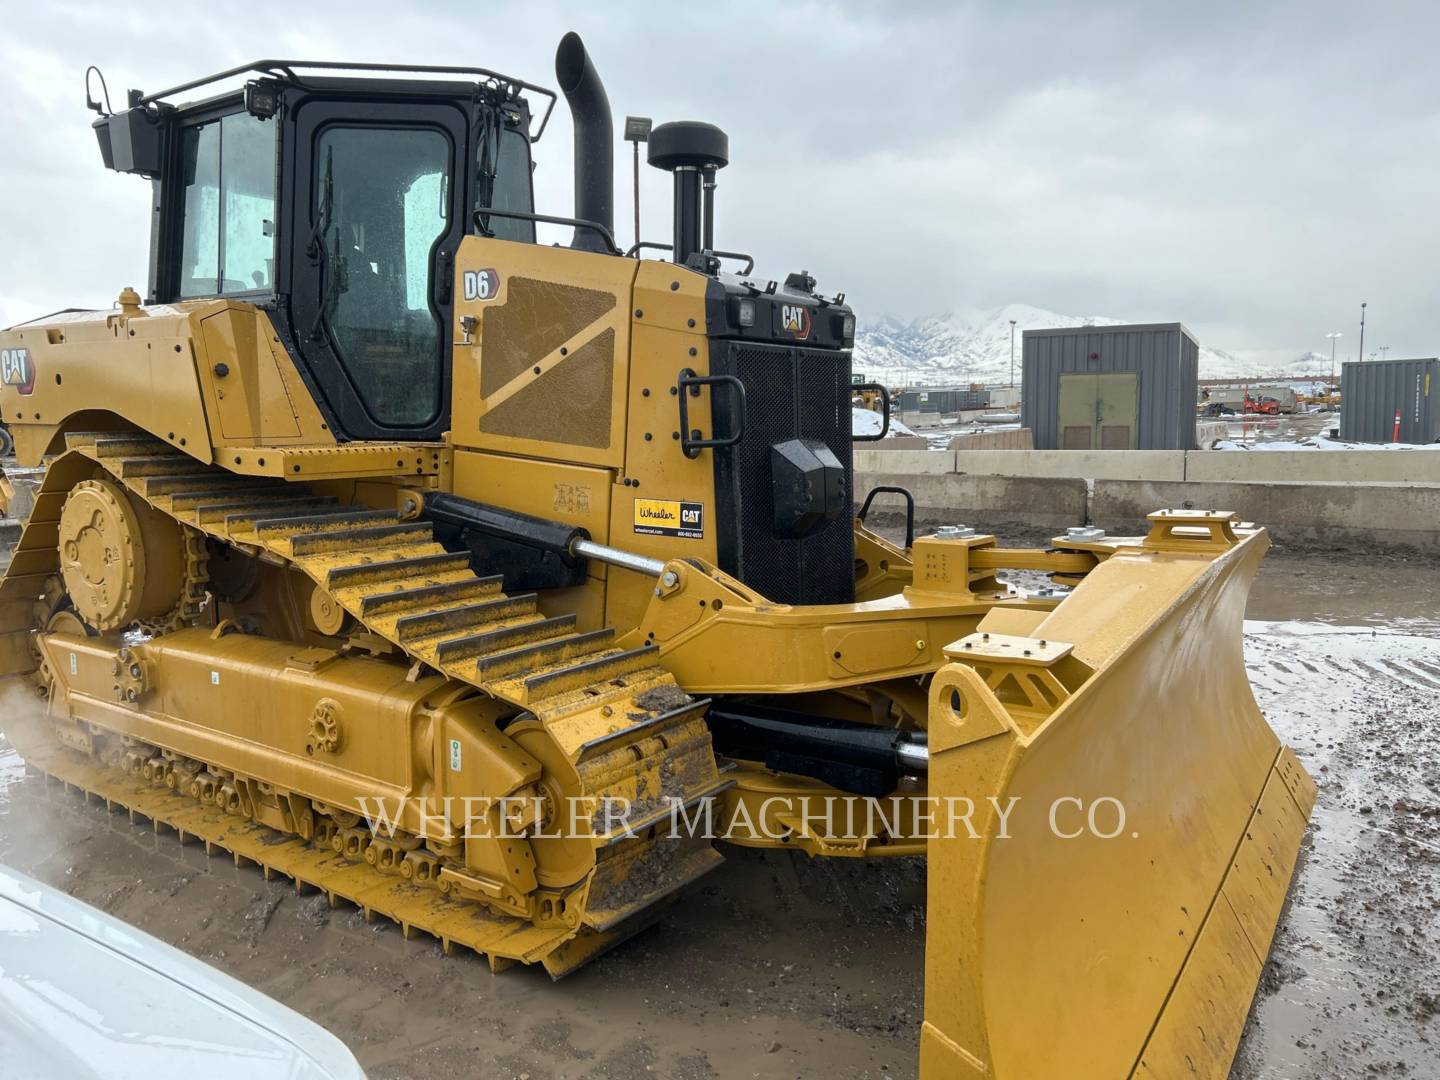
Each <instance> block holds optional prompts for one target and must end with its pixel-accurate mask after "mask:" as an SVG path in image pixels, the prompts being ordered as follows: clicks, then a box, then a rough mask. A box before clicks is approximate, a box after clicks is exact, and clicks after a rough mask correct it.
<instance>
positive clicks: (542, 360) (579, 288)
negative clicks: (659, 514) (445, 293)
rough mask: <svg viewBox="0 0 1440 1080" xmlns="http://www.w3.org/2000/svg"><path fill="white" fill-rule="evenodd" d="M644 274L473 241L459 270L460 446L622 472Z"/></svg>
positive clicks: (607, 261) (605, 258)
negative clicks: (638, 278)
mask: <svg viewBox="0 0 1440 1080" xmlns="http://www.w3.org/2000/svg"><path fill="white" fill-rule="evenodd" d="M637 265H638V264H637V263H636V262H635V261H633V260H630V259H622V258H617V257H614V256H610V255H596V254H591V253H589V252H579V251H572V250H570V249H568V248H548V247H538V246H536V245H533V244H518V243H513V242H510V241H505V240H491V239H487V238H485V237H479V236H467V237H466V238H465V239H464V240H463V241H462V242H461V244H460V250H459V254H458V255H457V257H456V260H455V317H456V326H455V328H454V342H455V344H454V347H453V354H454V395H453V399H452V409H451V426H452V438H453V439H454V442H455V445H456V446H468V447H474V448H475V449H479V450H494V451H500V452H505V453H512V454H523V455H525V456H527V457H538V458H545V459H548V460H553V461H570V462H575V463H577V464H584V465H605V466H609V467H611V468H619V467H620V466H621V465H623V464H624V460H625V390H626V385H627V379H628V374H629V355H630V296H631V291H632V288H633V286H634V281H635V271H636V267H637ZM467 327H468V332H467Z"/></svg>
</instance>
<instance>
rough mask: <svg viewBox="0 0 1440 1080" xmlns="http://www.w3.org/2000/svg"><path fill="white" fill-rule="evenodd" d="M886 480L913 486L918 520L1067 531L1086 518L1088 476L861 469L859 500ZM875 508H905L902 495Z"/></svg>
mask: <svg viewBox="0 0 1440 1080" xmlns="http://www.w3.org/2000/svg"><path fill="white" fill-rule="evenodd" d="M887 456H888V455H887ZM887 484H889V485H895V486H898V487H903V488H908V489H909V490H910V493H911V494H912V495H914V496H915V513H916V516H917V517H919V518H930V519H932V520H934V519H939V520H941V521H946V522H952V523H954V524H959V525H979V526H984V527H987V528H991V527H997V526H1003V525H1012V524H1021V525H1032V526H1041V527H1044V528H1049V529H1064V528H1065V527H1067V526H1069V525H1082V524H1084V522H1085V511H1086V484H1085V481H1084V480H1075V479H1069V478H1054V477H1034V476H968V475H961V474H958V473H926V474H916V473H904V472H894V473H868V472H867V473H860V472H857V473H856V475H855V502H856V504H857V505H858V504H859V503H861V502H864V500H865V496H866V495H868V494H869V493H870V489H871V488H873V487H877V486H880V485H887ZM881 500H884V501H883V502H882V501H881ZM875 508H876V512H884V513H890V512H892V511H900V510H902V509H903V507H902V506H901V504H900V501H899V500H898V499H896V498H893V497H891V498H888V499H887V498H886V497H885V496H879V497H877V499H876V502H875Z"/></svg>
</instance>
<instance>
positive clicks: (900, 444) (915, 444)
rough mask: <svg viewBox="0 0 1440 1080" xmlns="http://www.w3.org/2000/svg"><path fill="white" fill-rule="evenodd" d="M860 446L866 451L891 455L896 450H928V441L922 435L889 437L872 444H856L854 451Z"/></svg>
mask: <svg viewBox="0 0 1440 1080" xmlns="http://www.w3.org/2000/svg"><path fill="white" fill-rule="evenodd" d="M862 446H863V447H864V448H865V449H867V450H884V451H886V452H888V453H893V452H894V451H896V450H928V449H929V448H930V441H929V440H928V439H926V438H925V436H923V435H891V436H889V437H888V438H884V439H876V440H874V441H873V442H863V443H856V444H855V449H857V450H858V449H860V447H862Z"/></svg>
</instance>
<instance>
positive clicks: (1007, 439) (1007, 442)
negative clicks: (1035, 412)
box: [950, 427, 1035, 451]
mask: <svg viewBox="0 0 1440 1080" xmlns="http://www.w3.org/2000/svg"><path fill="white" fill-rule="evenodd" d="M950 449H951V450H967V451H968V450H1034V449H1035V433H1034V432H1032V431H1031V430H1030V429H1029V428H1025V427H1022V428H1007V429H1006V430H1004V431H976V432H973V433H971V434H969V435H956V436H955V438H953V439H951V440H950Z"/></svg>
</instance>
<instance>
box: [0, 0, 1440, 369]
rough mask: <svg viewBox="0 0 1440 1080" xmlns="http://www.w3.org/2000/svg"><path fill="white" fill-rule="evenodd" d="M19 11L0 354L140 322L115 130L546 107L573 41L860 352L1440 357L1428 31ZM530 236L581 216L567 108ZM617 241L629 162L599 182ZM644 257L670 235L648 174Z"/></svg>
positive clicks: (1016, 10) (1188, 13) (1311, 24)
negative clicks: (979, 343) (1135, 332)
mask: <svg viewBox="0 0 1440 1080" xmlns="http://www.w3.org/2000/svg"><path fill="white" fill-rule="evenodd" d="M166 7H167V5H166V4H164V3H157V2H152V3H146V4H143V5H129V6H124V5H122V6H120V7H118V8H117V7H116V6H115V5H114V4H93V5H92V4H84V3H67V2H64V0H60V2H55V3H49V4H43V5H42V4H37V5H33V6H32V5H23V6H22V5H20V4H18V3H16V2H15V0H5V5H4V8H5V11H6V14H5V22H6V32H5V34H4V35H3V37H0V101H4V102H5V106H6V107H5V109H4V110H3V114H0V146H3V147H4V152H3V154H0V193H3V194H0V213H3V220H0V237H3V238H4V245H3V246H4V252H3V257H0V325H8V324H10V323H13V322H15V321H18V320H21V319H25V318H30V317H33V316H36V315H39V314H43V313H45V312H47V311H50V310H53V309H55V308H59V307H66V306H106V305H108V304H109V302H110V301H111V300H113V298H114V296H115V294H116V293H117V291H118V290H119V288H120V287H121V286H123V285H126V284H134V285H136V286H138V287H140V288H141V289H142V290H143V288H144V283H145V264H146V253H147V244H148V228H149V219H148V214H147V187H148V185H147V184H146V183H145V182H144V181H142V180H140V179H138V178H135V177H129V176H122V175H117V174H113V173H107V172H106V171H105V170H104V169H103V168H102V167H101V165H100V157H99V153H98V151H97V150H96V147H95V142H94V138H93V135H92V133H91V131H90V127H89V121H90V116H89V115H88V114H87V113H86V112H85V110H84V107H83V103H84V93H83V82H82V76H83V72H84V70H85V66H86V65H87V64H90V63H94V64H98V65H100V67H101V68H102V69H103V70H104V72H105V75H106V77H107V79H108V82H109V86H110V93H111V97H112V99H113V100H114V101H115V102H116V103H117V104H118V103H119V102H120V101H121V100H122V99H123V96H124V92H125V89H126V88H127V87H132V86H138V87H141V88H145V89H149V90H154V89H157V88H159V87H162V86H167V85H173V84H175V83H179V82H181V81H184V80H186V79H189V78H191V77H194V76H196V75H200V74H204V73H207V72H210V71H214V70H220V69H223V68H225V67H229V66H233V65H235V64H237V63H240V62H244V61H247V60H252V59H255V58H258V57H261V56H285V57H292V56H293V57H303V58H306V59H347V60H384V61H393V62H411V63H454V64H473V65H481V66H488V67H492V68H497V69H499V70H503V71H510V72H513V73H514V74H516V75H519V76H522V77H524V78H527V79H529V80H530V81H532V82H540V83H544V84H546V85H553V84H554V68H553V57H554V50H555V44H556V42H557V41H558V39H559V37H560V36H561V34H562V33H563V32H564V31H566V30H568V29H576V30H579V31H580V32H581V34H582V35H584V38H585V41H586V43H587V45H588V47H589V48H590V51H591V53H592V55H593V56H594V57H595V59H596V62H597V64H598V66H599V68H600V71H601V74H602V76H603V77H604V79H605V82H606V85H607V88H608V90H609V94H610V100H611V104H612V106H613V107H614V110H615V113H616V117H617V130H618V127H619V124H620V123H621V122H622V121H623V117H624V116H625V114H627V113H637V114H643V115H647V116H653V117H654V118H655V119H656V121H657V122H659V121H663V120H673V119H689V118H693V119H704V120H709V121H711V122H714V123H718V124H720V125H721V126H722V127H724V128H725V129H726V130H727V131H728V132H729V133H730V139H731V155H732V162H733V163H732V165H731V167H730V168H729V169H727V170H725V171H724V172H723V173H722V174H721V177H720V179H721V185H720V190H719V203H718V207H719V209H718V212H717V230H716V231H717V243H719V244H720V246H723V247H729V248H735V249H741V250H747V251H751V252H753V253H754V254H755V255H756V256H757V258H758V260H759V263H760V271H761V272H762V273H766V274H768V275H769V276H777V277H778V276H783V274H784V273H785V272H787V271H790V270H798V269H801V268H805V269H808V270H810V271H811V273H813V274H814V275H815V276H816V277H817V278H818V279H819V282H820V287H821V289H822V291H826V292H830V291H841V290H843V291H845V292H846V293H848V295H849V297H850V299H851V301H852V302H853V303H854V304H855V306H856V308H857V310H858V311H859V312H860V315H861V318H862V321H863V320H864V319H865V318H866V317H875V316H878V315H879V314H881V313H889V314H892V315H895V316H898V317H902V318H906V319H908V318H913V317H916V316H920V315H932V314H943V313H945V312H947V311H950V310H954V309H972V308H985V307H998V306H1000V305H1003V304H1006V303H1009V302H1012V301H1018V302H1025V303H1030V304H1034V305H1037V306H1039V307H1044V308H1049V309H1051V310H1055V311H1059V312H1063V313H1067V314H1076V315H1087V314H1095V315H1112V316H1118V317H1122V318H1127V319H1132V320H1135V321H1169V320H1175V319H1179V320H1182V321H1184V322H1185V323H1187V324H1188V325H1189V326H1190V327H1191V328H1192V329H1194V330H1195V331H1197V333H1198V334H1199V336H1200V338H1201V340H1202V342H1204V343H1205V344H1207V345H1210V346H1213V347H1216V348H1220V349H1224V350H1227V351H1229V352H1233V353H1236V354H1238V355H1241V356H1244V357H1246V358H1247V359H1253V360H1254V361H1255V362H1256V363H1257V364H1264V363H1266V362H1269V361H1273V360H1284V359H1290V358H1292V357H1294V356H1296V355H1298V354H1300V353H1303V352H1305V351H1307V350H1310V349H1314V350H1317V351H1324V350H1325V349H1326V348H1327V342H1326V340H1325V334H1326V332H1328V331H1333V330H1339V331H1342V332H1343V333H1344V335H1345V336H1344V337H1343V338H1342V339H1341V342H1340V348H1341V357H1342V358H1343V357H1344V355H1345V353H1346V352H1347V351H1353V350H1354V348H1355V346H1356V338H1357V336H1358V335H1357V326H1356V324H1357V322H1358V312H1359V304H1360V301H1362V300H1366V301H1368V302H1369V304H1370V307H1369V318H1368V320H1367V329H1366V335H1365V342H1366V352H1367V353H1369V352H1370V351H1371V349H1372V347H1378V346H1381V345H1389V346H1390V347H1391V348H1390V352H1389V355H1390V356H1392V357H1394V356H1405V355H1410V356H1415V355H1424V356H1433V355H1435V354H1436V353H1437V352H1440V303H1437V301H1440V296H1437V293H1440V288H1437V269H1436V266H1437V255H1440V215H1437V210H1436V206H1437V202H1436V194H1435V192H1436V188H1437V177H1440V64H1437V63H1436V61H1435V57H1434V48H1435V41H1436V39H1437V34H1440V5H1436V4H1434V3H1414V4H1405V3H1387V2H1384V0H1381V2H1379V3H1375V4H1356V3H1353V2H1349V3H1334V4H1331V3H1318V2H1317V3H1293V4H1282V3H1273V4H1264V3H1235V4H1230V3H1225V2H1223V0H1216V2H1211V3H1206V4H1180V3H1169V2H1161V0H1156V2H1154V3H1150V4H1133V5H1126V4H1104V3H1085V4H1078V3H1075V4H1072V3H1053V4H1041V3H1033V4H1032V3H1025V2H1023V0H1018V2H1011V3H1003V4H1002V3H999V2H993V3H983V4H982V3H908V4H899V3H896V4H889V3H873V2H870V3H867V2H859V0H857V2H851V3H838V4H829V5H826V4H807V3H795V2H789V3H786V4H784V5H783V6H782V5H774V6H771V5H763V4H759V3H734V4H729V3H717V2H710V3H705V4H693V5H692V4H682V3H675V2H671V3H664V4H653V5H652V4H640V3H634V4H597V3H593V2H590V3H583V4H564V3H545V2H540V0H530V2H526V3H517V4H507V3H493V2H487V0H468V2H465V3H431V4H421V3H412V4H394V3H390V4H371V3H367V2H364V0H350V2H346V3H343V4H334V5H329V4H320V3H304V4H282V5H278V6H277V5H268V6H267V5H262V6H260V7H250V8H248V9H246V11H247V14H245V15H243V16H242V17H241V18H239V19H237V20H233V21H227V22H224V23H220V22H215V21H210V20H209V18H208V16H202V15H199V14H197V13H198V12H202V11H205V10H207V8H208V5H197V4H193V3H190V4H185V5H176V6H175V7H174V9H173V10H169V11H167V10H165V9H166ZM536 158H537V161H538V171H537V177H536V199H537V203H538V207H537V208H538V209H541V210H549V211H551V212H558V213H568V212H569V209H570V205H571V204H570V197H571V195H570V175H571V174H570V128H569V123H568V118H567V117H566V116H565V114H564V111H563V109H562V110H557V115H556V118H555V121H554V122H553V124H552V126H551V130H550V131H548V132H547V133H546V135H545V138H544V140H543V141H542V142H541V144H540V145H539V146H538V147H537V148H536ZM616 165H617V174H618V175H617V200H616V202H617V218H618V226H619V227H618V228H617V232H618V233H619V236H620V238H621V239H622V241H624V242H625V243H628V242H629V241H630V240H631V239H632V237H631V232H632V228H631V226H630V225H629V220H630V219H629V207H630V190H631V189H630V184H631V181H630V161H629V156H628V153H623V152H622V153H617V157H616ZM645 173H646V176H645V179H644V182H643V184H642V195H641V199H642V207H643V209H642V213H643V215H644V217H645V221H646V223H647V224H646V225H645V227H644V232H645V233H646V235H647V236H648V237H650V238H652V239H665V238H667V237H666V234H667V233H668V230H669V225H668V221H669V207H668V204H669V190H668V183H667V181H666V178H665V177H664V176H663V175H662V174H659V173H657V172H655V171H654V170H649V169H646V170H645Z"/></svg>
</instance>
